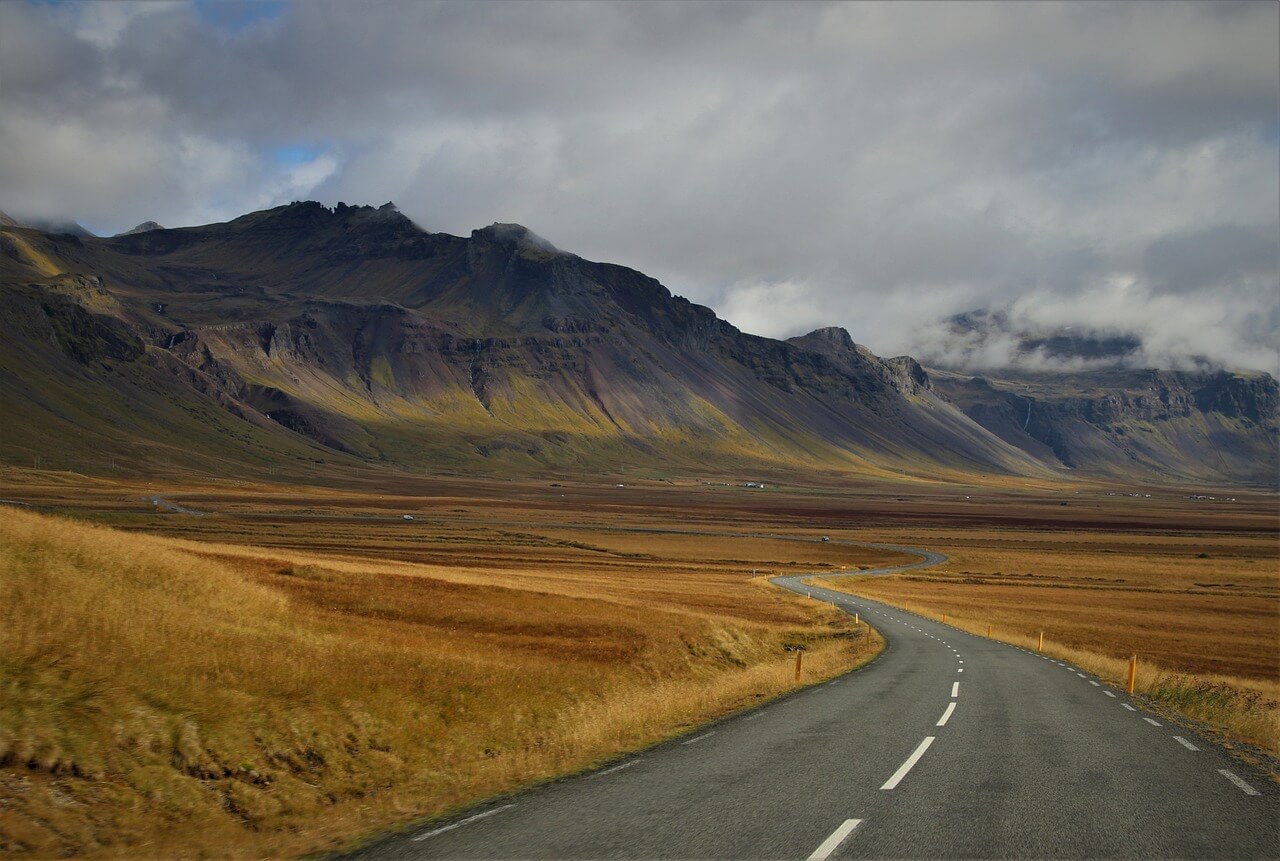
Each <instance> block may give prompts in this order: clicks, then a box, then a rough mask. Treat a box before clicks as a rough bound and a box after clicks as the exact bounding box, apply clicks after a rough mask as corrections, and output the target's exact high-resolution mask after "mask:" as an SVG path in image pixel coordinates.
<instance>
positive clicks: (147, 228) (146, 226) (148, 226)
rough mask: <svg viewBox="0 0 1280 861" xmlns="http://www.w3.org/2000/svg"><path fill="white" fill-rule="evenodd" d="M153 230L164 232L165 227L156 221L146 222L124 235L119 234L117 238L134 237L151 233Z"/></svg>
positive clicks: (125, 232) (130, 229)
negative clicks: (136, 234)
mask: <svg viewBox="0 0 1280 861" xmlns="http://www.w3.org/2000/svg"><path fill="white" fill-rule="evenodd" d="M153 230H164V225H162V224H159V223H157V222H155V221H144V222H142V223H141V224H139V225H136V226H134V227H131V228H129V229H128V230H126V231H124V232H123V233H117V234H116V236H132V235H133V234H135V233H150V232H151V231H153Z"/></svg>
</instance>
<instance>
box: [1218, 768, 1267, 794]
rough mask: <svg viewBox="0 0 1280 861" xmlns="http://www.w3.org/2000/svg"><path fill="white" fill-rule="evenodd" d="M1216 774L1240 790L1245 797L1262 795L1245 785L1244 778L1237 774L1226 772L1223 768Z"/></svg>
mask: <svg viewBox="0 0 1280 861" xmlns="http://www.w3.org/2000/svg"><path fill="white" fill-rule="evenodd" d="M1218 774H1221V775H1222V776H1223V777H1225V778H1226V779H1227V780H1229V781H1231V782H1232V783H1234V784H1235V785H1236V786H1238V787H1239V788H1240V791H1241V792H1243V793H1244V794H1245V795H1261V794H1262V793H1261V792H1259V791H1258V790H1256V789H1254V788H1253V787H1252V786H1250V785H1249V784H1247V783H1245V781H1244V778H1242V777H1240V776H1239V775H1237V774H1233V773H1232V772H1230V771H1227V770H1226V769H1225V768H1220V769H1218Z"/></svg>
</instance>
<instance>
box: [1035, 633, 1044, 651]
mask: <svg viewBox="0 0 1280 861" xmlns="http://www.w3.org/2000/svg"><path fill="white" fill-rule="evenodd" d="M1036 651H1037V652H1043V651H1044V631H1041V632H1040V645H1038V646H1036Z"/></svg>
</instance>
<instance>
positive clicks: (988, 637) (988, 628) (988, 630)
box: [987, 625, 991, 640]
mask: <svg viewBox="0 0 1280 861" xmlns="http://www.w3.org/2000/svg"><path fill="white" fill-rule="evenodd" d="M987 639H988V640H990V639H991V626H990V625H987Z"/></svg>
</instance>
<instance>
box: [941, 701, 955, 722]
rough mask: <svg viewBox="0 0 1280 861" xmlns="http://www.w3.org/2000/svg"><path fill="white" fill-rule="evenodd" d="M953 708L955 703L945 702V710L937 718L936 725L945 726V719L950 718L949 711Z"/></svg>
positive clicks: (953, 709)
mask: <svg viewBox="0 0 1280 861" xmlns="http://www.w3.org/2000/svg"><path fill="white" fill-rule="evenodd" d="M955 710H956V704H955V703H947V710H946V711H944V712H943V713H942V717H940V718H938V726H946V725H947V721H948V720H950V719H951V713H952V712H953V711H955Z"/></svg>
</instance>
